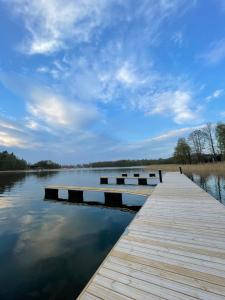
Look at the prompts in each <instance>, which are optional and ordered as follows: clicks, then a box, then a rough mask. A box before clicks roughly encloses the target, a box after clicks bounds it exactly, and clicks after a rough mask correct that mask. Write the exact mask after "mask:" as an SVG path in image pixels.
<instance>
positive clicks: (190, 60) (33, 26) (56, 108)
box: [0, 0, 225, 164]
mask: <svg viewBox="0 0 225 300" xmlns="http://www.w3.org/2000/svg"><path fill="white" fill-rule="evenodd" d="M0 41H1V42H0V151H2V150H8V151H10V152H12V151H13V152H14V153H15V154H16V155H18V156H20V157H23V158H25V159H26V160H27V161H28V162H34V161H37V160H42V159H52V160H54V161H57V162H60V163H62V164H69V163H71V164H74V163H84V162H93V161H104V160H117V159H126V158H129V159H141V158H149V159H151V158H159V157H161V158H165V157H169V156H171V155H172V153H173V149H174V146H175V144H176V141H177V139H178V138H179V137H186V136H188V134H189V133H190V132H191V131H192V130H193V129H195V128H198V127H201V126H202V125H203V124H205V123H206V122H212V123H216V122H218V121H220V122H224V121H225V101H224V99H225V1H224V0H157V1H156V0H48V1H46V0H39V1H36V0H0Z"/></svg>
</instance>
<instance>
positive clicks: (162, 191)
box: [78, 173, 225, 300]
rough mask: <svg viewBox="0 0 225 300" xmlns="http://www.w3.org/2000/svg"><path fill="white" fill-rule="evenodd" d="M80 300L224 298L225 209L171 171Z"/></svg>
mask: <svg viewBox="0 0 225 300" xmlns="http://www.w3.org/2000/svg"><path fill="white" fill-rule="evenodd" d="M78 299H79V300H84V299H107V300H110V299H113V300H117V299H118V300H119V299H141V300H143V299H170V300H176V299H180V300H190V299H202V300H203V299H204V300H214V299H215V300H217V299H218V300H219V299H225V207H224V206H223V205H222V204H220V203H219V202H218V201H217V200H215V199H214V198H213V197H211V196H210V195H209V194H207V193H206V192H204V191H203V190H202V189H201V188H199V187H198V186H197V185H196V184H194V183H193V182H192V181H190V180H189V179H188V178H187V177H185V176H184V175H181V174H179V173H167V174H166V175H165V176H164V178H163V183H162V184H160V185H158V186H157V187H156V189H155V190H154V192H153V193H152V195H151V197H149V198H148V199H147V201H146V203H145V204H144V206H143V207H142V209H141V210H140V211H139V213H138V214H137V215H136V217H135V218H134V220H133V221H132V222H131V224H130V225H129V226H128V228H127V229H126V230H125V232H124V234H123V235H122V236H121V238H120V239H119V241H118V242H117V244H116V245H115V246H114V248H113V249H112V250H111V252H110V253H109V255H108V256H107V257H106V259H105V260H104V262H103V263H102V265H101V266H100V267H99V269H98V270H97V271H96V273H95V274H94V276H93V277H92V279H91V280H90V282H89V283H88V284H87V286H86V287H85V289H84V290H83V292H82V293H81V295H80V296H79V297H78Z"/></svg>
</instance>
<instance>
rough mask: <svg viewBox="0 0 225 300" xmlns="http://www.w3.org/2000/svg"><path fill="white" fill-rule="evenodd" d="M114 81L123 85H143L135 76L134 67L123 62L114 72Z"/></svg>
mask: <svg viewBox="0 0 225 300" xmlns="http://www.w3.org/2000/svg"><path fill="white" fill-rule="evenodd" d="M115 77H116V80H118V81H119V82H121V83H122V84H125V85H136V84H139V83H144V81H143V80H140V79H139V78H138V77H137V75H136V74H135V70H134V67H133V66H132V64H131V63H129V62H125V63H124V64H123V65H122V66H121V67H120V68H119V69H118V70H117V72H116V75H115Z"/></svg>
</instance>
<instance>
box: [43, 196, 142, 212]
mask: <svg viewBox="0 0 225 300" xmlns="http://www.w3.org/2000/svg"><path fill="white" fill-rule="evenodd" d="M45 200H46V201H51V202H58V201H60V202H61V203H63V204H68V205H79V206H94V207H98V208H109V209H113V210H121V211H128V212H137V211H139V209H140V208H141V206H142V205H126V204H123V203H121V204H120V205H118V204H117V203H115V202H113V201H111V202H110V203H108V204H106V203H102V202H98V201H83V202H74V201H67V200H66V199H62V198H58V199H57V200H52V199H45Z"/></svg>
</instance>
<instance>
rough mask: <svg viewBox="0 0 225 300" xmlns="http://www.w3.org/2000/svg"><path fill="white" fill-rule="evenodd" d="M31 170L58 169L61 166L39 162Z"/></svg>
mask: <svg viewBox="0 0 225 300" xmlns="http://www.w3.org/2000/svg"><path fill="white" fill-rule="evenodd" d="M31 168H35V169H59V168H61V166H60V165H59V164H57V163H55V162H53V161H51V160H41V161H39V162H37V163H36V164H34V165H32V166H31Z"/></svg>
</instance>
